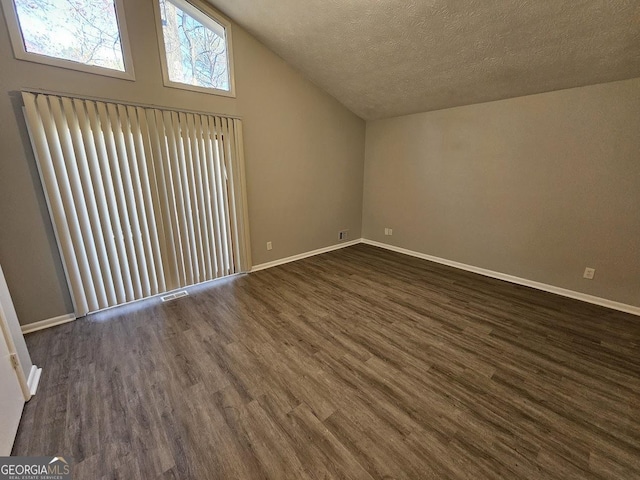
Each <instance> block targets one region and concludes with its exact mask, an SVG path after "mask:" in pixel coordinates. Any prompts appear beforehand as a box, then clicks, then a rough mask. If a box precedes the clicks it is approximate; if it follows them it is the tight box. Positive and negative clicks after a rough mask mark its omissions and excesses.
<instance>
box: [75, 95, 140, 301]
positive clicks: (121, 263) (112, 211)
mask: <svg viewBox="0 0 640 480" xmlns="http://www.w3.org/2000/svg"><path fill="white" fill-rule="evenodd" d="M85 107H86V109H87V115H88V117H89V125H90V128H91V133H92V136H93V142H94V145H95V148H96V153H97V160H98V164H99V169H100V178H102V182H103V186H104V194H105V196H104V199H103V200H104V201H105V202H106V204H107V208H108V210H109V219H110V229H109V235H110V236H111V238H112V239H113V243H115V246H116V253H117V261H118V268H117V272H114V274H118V275H119V276H120V278H121V283H122V292H119V291H118V292H117V293H118V296H119V298H118V303H125V302H127V301H129V300H130V299H132V298H133V283H132V281H131V273H130V271H129V267H128V265H129V262H128V260H127V250H126V247H125V244H124V238H123V237H122V235H120V215H119V211H118V210H119V209H118V206H117V202H116V194H115V190H114V186H113V180H112V176H111V167H110V165H109V164H110V162H109V157H108V155H107V147H106V145H105V140H104V136H103V134H102V128H101V126H100V120H99V118H98V110H97V105H96V103H95V102H92V101H85ZM120 295H121V296H120Z"/></svg>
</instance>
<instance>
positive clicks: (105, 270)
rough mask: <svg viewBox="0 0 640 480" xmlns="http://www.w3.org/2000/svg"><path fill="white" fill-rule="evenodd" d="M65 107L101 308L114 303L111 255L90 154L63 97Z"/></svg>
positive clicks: (73, 111)
mask: <svg viewBox="0 0 640 480" xmlns="http://www.w3.org/2000/svg"><path fill="white" fill-rule="evenodd" d="M62 110H63V113H64V116H65V119H66V123H67V126H68V128H67V132H68V133H69V135H70V136H71V142H72V144H73V154H72V155H70V156H69V157H68V158H67V159H66V160H67V164H68V165H69V168H71V167H72V164H73V163H75V167H76V168H77V172H74V173H77V175H78V176H77V178H76V189H77V190H78V195H80V196H82V197H83V200H84V207H85V209H86V215H87V218H88V222H89V225H85V226H84V228H83V235H84V239H85V240H84V244H85V246H86V247H87V251H88V255H89V258H90V261H91V262H92V271H93V275H92V278H93V283H94V287H95V291H96V295H97V298H98V305H99V307H100V308H106V307H108V306H109V305H110V304H111V303H112V302H113V299H114V298H115V290H114V287H113V280H112V279H111V274H110V272H109V268H110V267H109V258H108V255H107V251H106V246H105V241H104V235H103V233H102V225H101V223H100V216H99V213H98V205H97V203H96V197H95V191H94V187H93V182H92V180H91V174H90V172H89V165H88V162H87V154H86V151H85V145H84V142H83V141H82V134H81V131H80V125H79V123H78V116H77V113H76V109H75V107H74V105H73V103H72V101H71V99H69V98H62ZM74 160H75V162H74ZM69 176H70V177H73V176H74V175H73V174H71V172H69ZM89 238H93V239H94V240H95V241H93V242H87V241H86V239H89Z"/></svg>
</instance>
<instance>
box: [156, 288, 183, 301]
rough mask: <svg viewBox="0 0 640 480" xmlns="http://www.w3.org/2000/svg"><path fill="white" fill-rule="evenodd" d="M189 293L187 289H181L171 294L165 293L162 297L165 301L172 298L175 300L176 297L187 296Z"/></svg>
mask: <svg viewBox="0 0 640 480" xmlns="http://www.w3.org/2000/svg"><path fill="white" fill-rule="evenodd" d="M187 295H189V294H188V293H187V291H186V290H180V291H179V292H175V293H170V294H169V295H165V296H163V297H160V298H161V299H162V301H163V302H170V301H171V300H175V299H176V298H181V297H186V296H187Z"/></svg>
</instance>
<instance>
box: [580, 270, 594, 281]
mask: <svg viewBox="0 0 640 480" xmlns="http://www.w3.org/2000/svg"><path fill="white" fill-rule="evenodd" d="M595 274H596V269H595V268H589V267H587V268H585V269H584V274H583V275H582V276H583V277H584V278H586V279H589V280H593V276H594V275H595Z"/></svg>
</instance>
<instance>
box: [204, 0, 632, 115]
mask: <svg viewBox="0 0 640 480" xmlns="http://www.w3.org/2000/svg"><path fill="white" fill-rule="evenodd" d="M209 1H210V3H211V4H213V5H214V6H215V7H216V8H218V9H219V10H220V11H222V12H223V13H224V14H226V15H227V16H229V17H230V18H232V19H233V20H235V21H236V22H237V23H238V24H240V25H241V26H243V27H244V28H245V29H247V30H248V31H249V32H251V33H252V34H253V35H254V36H256V37H257V38H258V39H259V40H260V41H262V42H263V43H264V44H266V45H267V46H268V47H270V48H271V49H272V50H273V51H275V52H276V53H277V54H279V55H280V56H281V57H282V58H284V59H285V60H286V61H287V62H288V63H290V64H291V65H293V66H294V67H296V68H298V69H299V70H300V71H302V72H303V73H304V74H305V75H306V76H307V77H308V78H309V79H310V80H312V81H313V82H314V83H316V84H317V85H319V86H320V87H321V88H323V89H324V90H326V91H327V92H329V93H330V94H331V95H333V96H334V97H336V98H337V99H338V100H339V101H341V102H342V103H343V104H344V105H346V106H347V107H348V108H349V109H351V110H352V111H353V112H355V113H356V114H358V115H359V116H361V117H362V118H365V119H376V118H384V117H391V116H396V115H404V114H408V113H415V112H423V111H429V110H437V109H441V108H448V107H453V106H457V105H468V104H472V103H479V102H486V101H490V100H497V99H502V98H509V97H516V96H521V95H527V94H532V93H539V92H545V91H550V90H558V89H562V88H569V87H575V86H581V85H588V84H593V83H600V82H606V81H613V80H621V79H625V78H632V77H639V76H640V0H423V1H417V0H277V1H273V0H209Z"/></svg>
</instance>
